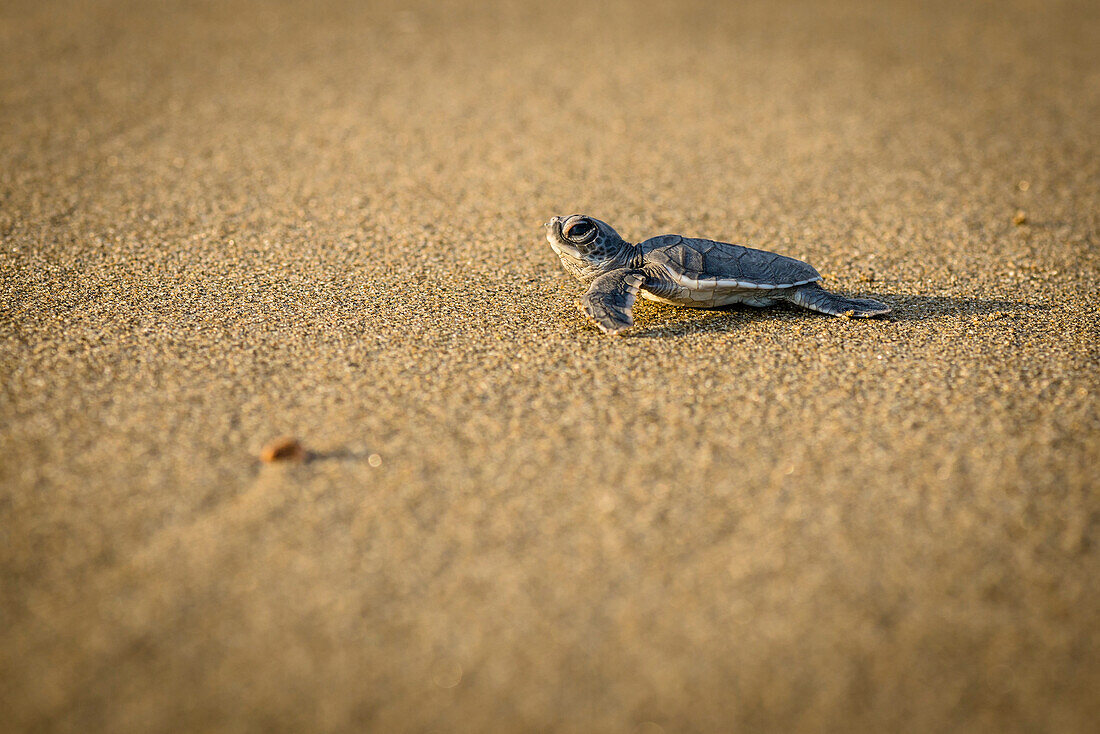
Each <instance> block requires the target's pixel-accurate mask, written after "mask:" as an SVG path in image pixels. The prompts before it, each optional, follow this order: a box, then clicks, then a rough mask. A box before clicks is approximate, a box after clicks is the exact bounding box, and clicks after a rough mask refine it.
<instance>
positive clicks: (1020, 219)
mask: <svg viewBox="0 0 1100 734" xmlns="http://www.w3.org/2000/svg"><path fill="white" fill-rule="evenodd" d="M1012 223H1013V224H1015V225H1016V226H1017V227H1020V226H1023V225H1025V224H1027V212H1025V211H1024V210H1023V209H1021V210H1020V211H1018V212H1016V216H1014V217H1012Z"/></svg>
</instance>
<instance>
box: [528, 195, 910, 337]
mask: <svg viewBox="0 0 1100 734" xmlns="http://www.w3.org/2000/svg"><path fill="white" fill-rule="evenodd" d="M545 226H546V227H548V228H549V231H548V232H547V234H546V239H547V240H549V241H550V246H551V247H553V248H554V252H556V253H557V254H558V257H559V258H561V264H562V265H564V266H565V269H566V270H567V271H569V272H570V273H572V274H573V275H574V276H576V278H577V279H578V280H580V281H581V282H582V283H584V284H585V285H587V286H588V292H587V293H585V294H584V299H583V300H582V302H581V310H583V311H584V312H585V313H586V314H588V317H589V318H591V319H592V321H593V322H595V324H596V326H598V327H600V329H601V330H602V331H604V332H605V333H607V334H618V333H620V332H622V331H625V330H626V329H629V328H630V327H631V326H633V325H634V316H633V313H632V310H633V307H634V301H635V299H636V298H637V297H638V294H639V293H640V294H641V295H642V298H648V299H649V300H651V301H659V302H661V303H671V304H674V305H676V306H688V307H691V308H718V307H720V306H728V305H730V304H733V303H744V304H745V305H747V306H756V307H764V306H771V305H773V304H776V303H780V302H782V301H786V302H787V303H793V304H796V305H798V306H802V307H803V308H808V309H810V310H811V311H818V312H820V313H825V314H830V315H832V316H860V317H864V318H869V317H871V316H879V315H881V314H885V313H889V312H890V307H889V306H887V305H886V304H885V303H880V302H879V301H873V300H871V299H869V298H844V297H843V296H838V295H836V294H835V293H830V292H829V291H827V290H825V289H824V288H822V287H821V285H820V284H819V283H818V281H819V280H821V275H820V274H819V273H818V272H817V271H816V270H814V268H813V267H812V266H810V265H809V264H807V263H804V262H802V261H801V260H795V259H794V258H791V257H784V256H783V255H777V254H775V253H774V252H765V251H764V250H754V249H752V248H751V247H743V246H741V245H731V244H728V243H725V242H715V241H713V240H703V239H695V238H692V237H681V236H680V235H678V234H665V235H661V236H659V237H652V238H650V239H648V240H646V241H645V242H641V243H639V244H637V245H632V244H630V243H629V242H627V241H625V240H624V239H623V238H622V237H620V236H619V233H618V232H616V231H615V230H614V229H612V228H611V226H610V225H608V224H607V223H606V222H601V221H600V220H599V219H596V218H594V217H588V216H584V215H581V214H574V215H572V216H568V217H554V218H552V219H551V220H550V221H549V222H547V223H546V225H545Z"/></svg>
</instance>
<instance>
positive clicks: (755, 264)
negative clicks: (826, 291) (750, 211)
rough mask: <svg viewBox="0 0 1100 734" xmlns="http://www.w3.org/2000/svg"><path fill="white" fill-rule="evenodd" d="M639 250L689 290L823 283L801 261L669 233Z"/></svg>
mask: <svg viewBox="0 0 1100 734" xmlns="http://www.w3.org/2000/svg"><path fill="white" fill-rule="evenodd" d="M639 247H640V248H641V249H642V251H643V252H645V253H646V260H647V262H650V263H654V264H657V265H663V266H665V268H666V269H667V270H668V271H669V273H670V274H671V275H672V277H673V278H674V279H676V280H677V281H678V282H679V283H680V284H681V285H683V286H685V287H689V288H699V287H707V286H712V287H719V288H721V287H729V288H789V287H791V286H796V285H803V284H804V283H812V282H813V281H815V280H821V275H820V274H819V273H818V272H817V270H815V269H814V268H813V266H811V265H809V264H807V263H804V262H802V261H801V260H795V259H794V258H793V257H785V256H783V255H777V254H775V253H774V252H765V251H764V250H754V249H753V248H751V247H743V246H741V245H731V244H729V243H727V242H715V241H714V240H702V239H695V238H690V237H681V236H680V235H678V234H667V235H662V236H660V237H653V238H651V239H648V240H646V241H645V242H642V243H641V244H640V245H639Z"/></svg>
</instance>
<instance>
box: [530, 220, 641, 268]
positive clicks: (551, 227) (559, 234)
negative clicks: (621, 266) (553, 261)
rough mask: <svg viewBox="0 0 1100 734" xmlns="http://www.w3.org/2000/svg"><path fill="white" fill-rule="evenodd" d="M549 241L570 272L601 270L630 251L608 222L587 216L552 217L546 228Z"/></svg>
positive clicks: (613, 263)
mask: <svg viewBox="0 0 1100 734" xmlns="http://www.w3.org/2000/svg"><path fill="white" fill-rule="evenodd" d="M544 226H545V227H546V228H547V231H546V239H547V241H548V242H549V243H550V246H551V247H553V248H554V252H556V253H557V254H558V257H560V258H561V259H562V262H563V263H564V264H565V265H566V267H569V266H570V265H572V266H573V268H570V270H573V269H574V268H576V269H581V270H585V271H593V272H595V271H598V270H602V269H604V268H605V267H607V266H614V265H616V264H617V263H618V260H620V259H621V258H622V256H623V253H624V248H628V247H629V246H628V245H627V243H626V242H624V241H623V238H622V237H620V236H619V233H618V232H616V231H615V230H614V229H612V228H611V225H610V224H608V223H607V222H601V221H600V220H599V219H596V218H595V217H587V216H584V215H583V214H573V215H571V216H568V217H551V219H550V221H549V222H547V223H546V224H545V225H544Z"/></svg>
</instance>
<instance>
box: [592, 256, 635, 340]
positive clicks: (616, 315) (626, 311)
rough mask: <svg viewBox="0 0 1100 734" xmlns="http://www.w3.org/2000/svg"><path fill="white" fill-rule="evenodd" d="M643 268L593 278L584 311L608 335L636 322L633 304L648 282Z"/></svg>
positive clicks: (613, 272)
mask: <svg viewBox="0 0 1100 734" xmlns="http://www.w3.org/2000/svg"><path fill="white" fill-rule="evenodd" d="M645 280H646V279H645V273H643V272H641V271H640V270H626V269H623V270H613V271H611V272H610V273H604V274H603V275H601V276H600V277H598V278H596V279H595V280H594V281H592V285H591V286H590V287H589V288H588V292H587V293H585V294H584V298H583V299H582V300H581V304H580V305H581V310H582V311H584V312H585V314H587V315H588V318H590V319H592V321H593V322H594V323H595V324H596V326H598V327H600V330H601V331H603V332H604V333H605V334H618V333H620V332H623V331H626V330H627V329H629V328H630V327H631V326H633V325H634V314H633V307H634V301H635V300H636V299H637V298H638V289H639V288H641V287H642V284H643V283H645Z"/></svg>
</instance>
